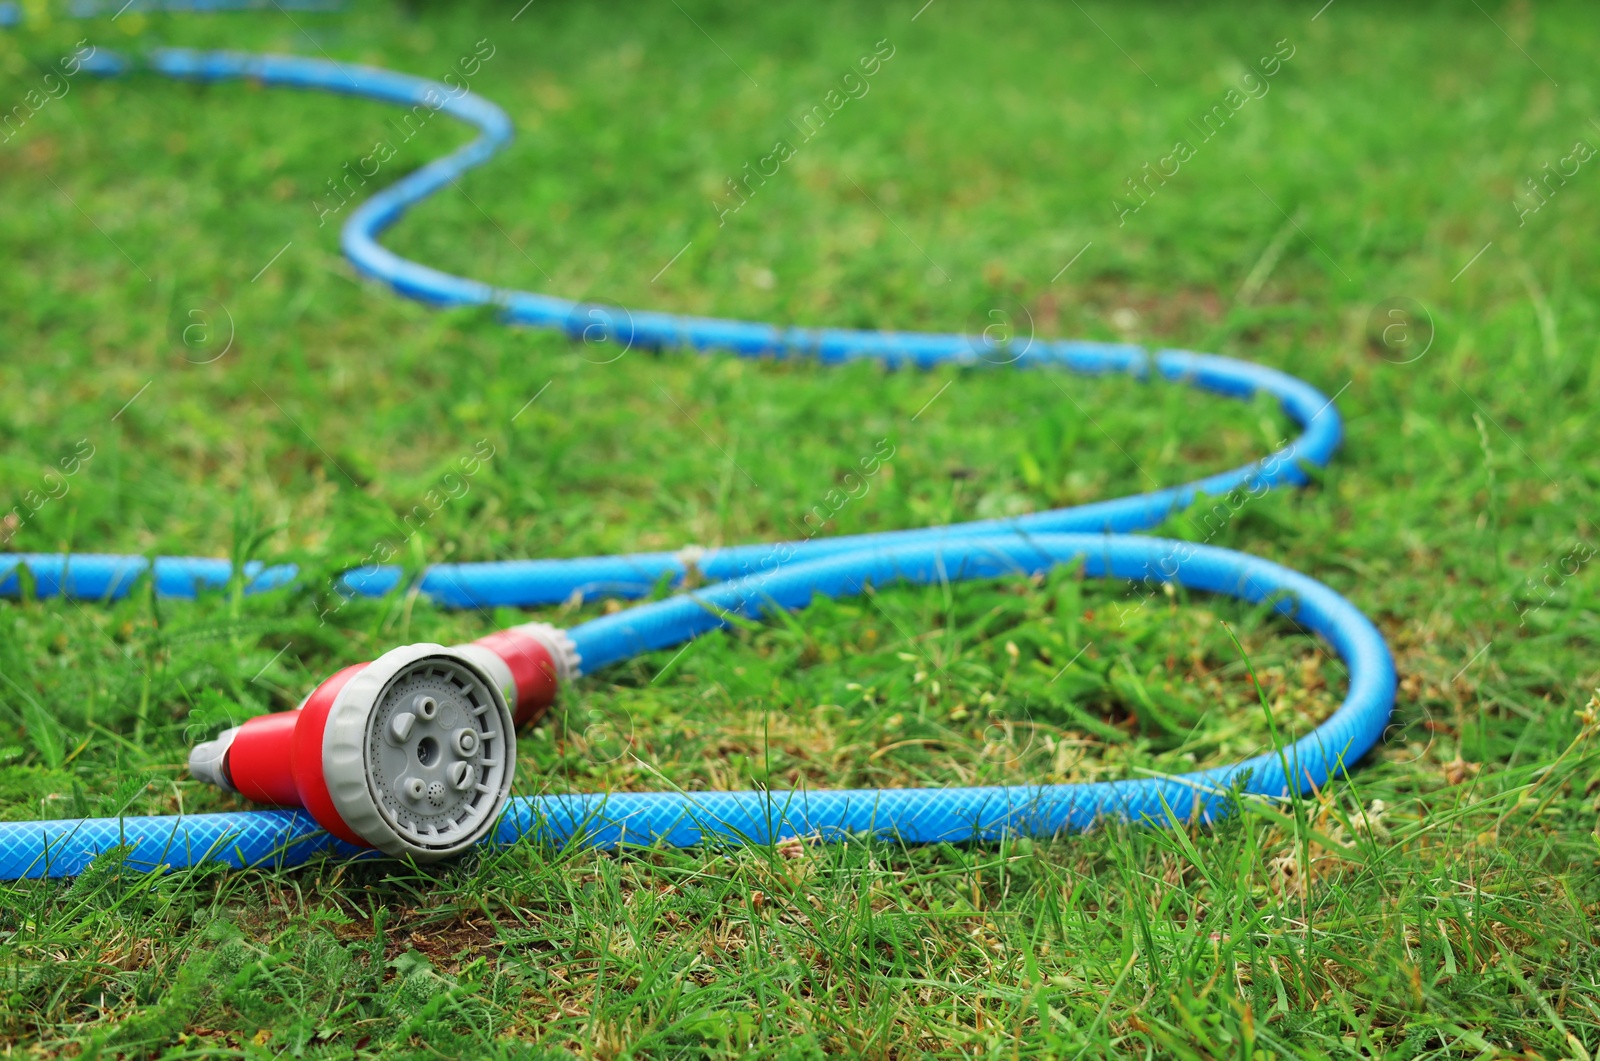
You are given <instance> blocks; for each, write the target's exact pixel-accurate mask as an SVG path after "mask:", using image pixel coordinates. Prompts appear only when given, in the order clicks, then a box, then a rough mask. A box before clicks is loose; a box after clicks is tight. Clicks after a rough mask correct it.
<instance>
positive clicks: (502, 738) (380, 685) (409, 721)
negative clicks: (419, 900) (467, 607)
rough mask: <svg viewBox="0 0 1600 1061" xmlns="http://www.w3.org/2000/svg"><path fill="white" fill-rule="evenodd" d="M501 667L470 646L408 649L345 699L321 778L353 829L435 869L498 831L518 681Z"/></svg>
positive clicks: (356, 683)
mask: <svg viewBox="0 0 1600 1061" xmlns="http://www.w3.org/2000/svg"><path fill="white" fill-rule="evenodd" d="M480 657H488V658H487V659H485V658H480ZM497 663H499V661H498V659H496V658H494V657H493V655H492V653H488V652H479V651H475V650H474V648H473V647H472V646H466V647H462V648H445V647H443V646H441V645H433V644H418V645H407V646H405V647H403V648H397V649H394V650H393V651H391V652H386V653H384V654H383V655H382V656H380V657H378V658H377V659H376V660H374V661H373V662H372V663H371V664H370V665H369V666H367V667H366V668H364V669H363V670H361V671H360V672H359V673H357V674H356V675H355V676H354V677H352V678H351V679H350V681H349V682H348V683H347V684H346V685H345V687H344V688H343V689H341V690H340V691H339V694H338V696H337V697H336V698H335V699H334V703H333V707H332V709H331V710H330V711H329V712H328V724H327V729H326V730H325V731H324V734H323V776H324V779H325V780H326V781H327V784H328V792H329V794H330V795H331V796H332V797H333V802H334V805H335V806H336V807H337V808H338V810H339V814H340V816H341V817H342V818H343V819H344V820H345V822H346V823H347V824H348V825H349V826H350V828H351V829H353V830H354V831H355V832H356V833H358V834H360V835H361V836H362V837H363V838H365V839H366V840H367V841H368V842H370V843H371V844H373V845H374V846H375V847H378V848H379V849H381V850H383V851H386V852H388V853H389V854H391V855H397V856H401V857H411V858H415V859H417V860H419V861H432V860H434V859H440V858H446V857H449V856H451V855H455V854H459V853H460V852H461V851H463V850H465V849H466V848H467V847H470V846H471V845H472V844H474V843H476V842H477V841H478V840H479V839H481V838H482V837H483V836H484V835H485V834H486V833H488V832H489V831H490V830H491V829H492V828H493V827H494V824H495V822H496V820H497V818H498V817H499V814H500V810H501V808H502V807H503V806H504V805H505V801H506V797H507V796H508V795H509V794H510V791H511V776H512V770H513V768H514V766H515V763H516V738H515V735H514V733H513V729H512V721H511V711H510V708H509V707H508V706H507V703H506V696H505V693H504V691H503V690H504V688H505V687H507V686H508V685H509V683H510V681H511V675H510V674H509V672H508V673H505V674H500V673H498V672H499V671H500V670H503V669H504V664H499V666H498V667H497V666H495V664H497Z"/></svg>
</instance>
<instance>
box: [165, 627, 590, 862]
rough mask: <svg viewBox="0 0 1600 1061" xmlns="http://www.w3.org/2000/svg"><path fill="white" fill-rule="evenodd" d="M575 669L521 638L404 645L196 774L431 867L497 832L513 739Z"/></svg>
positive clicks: (242, 739)
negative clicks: (293, 809)
mask: <svg viewBox="0 0 1600 1061" xmlns="http://www.w3.org/2000/svg"><path fill="white" fill-rule="evenodd" d="M578 662H579V661H578V657H577V653H576V651H575V650H573V648H572V643H571V641H570V640H569V639H568V638H567V636H566V634H565V633H564V632H563V631H560V630H557V629H556V628H554V627H550V626H545V625H544V624H533V623H530V624H527V625H526V626H521V627H513V628H512V629H509V630H503V631H501V632H500V633H497V634H492V635H490V636H489V637H486V638H483V639H482V640H479V641H475V642H473V643H471V644H467V645H457V646H455V647H452V648H447V647H445V646H443V645H435V644H427V643H423V644H415V645H406V646H404V647H402V648H397V649H393V650H391V651H389V652H386V653H384V654H383V655H382V656H379V657H378V658H377V659H375V660H373V661H372V662H371V663H361V664H357V665H355V666H353V667H346V668H345V669H344V670H342V671H340V672H339V673H337V674H335V675H334V676H333V677H331V678H329V679H328V680H327V681H325V682H323V683H322V684H321V685H319V686H317V688H316V689H315V690H313V691H312V693H311V695H310V696H308V697H306V699H305V701H304V702H303V703H302V704H301V705H300V706H299V707H298V708H297V709H295V710H293V711H283V712H279V713H278V714H274V715H263V716H261V717H259V718H253V719H251V720H250V721H248V722H246V723H244V724H243V725H241V726H236V727H234V728H233V729H229V730H226V731H224V732H223V733H221V734H220V735H219V736H218V737H217V738H216V739H214V740H209V741H204V742H202V743H200V744H197V745H196V746H195V747H194V749H193V750H192V751H191V752H190V753H189V772H190V773H191V774H192V775H193V776H194V777H195V778H197V779H198V780H201V781H206V782H209V783H211V784H214V785H217V786H219V787H221V788H224V789H227V790H229V791H234V792H238V793H240V794H241V795H243V796H244V797H245V798H247V799H251V800H255V801H257V802H261V803H271V804H276V805H279V806H300V807H304V808H305V809H306V810H307V811H309V812H310V813H311V815H312V817H314V818H315V819H316V820H317V823H318V824H320V825H321V826H322V827H323V828H325V829H327V830H328V831H329V832H330V833H332V834H334V835H335V836H337V837H339V838H340V839H342V840H347V841H349V842H350V843H353V844H359V845H361V846H365V847H376V848H379V849H380V850H382V851H385V852H387V853H388V854H391V855H395V856H398V857H410V858H414V859H417V860H418V861H432V860H435V859H440V858H447V857H449V856H451V855H456V854H459V853H461V852H462V851H463V850H465V849H466V848H468V847H470V846H472V845H473V844H474V843H476V842H477V841H478V840H480V839H482V838H483V837H484V836H485V835H486V834H487V833H488V832H489V831H490V829H492V828H493V827H494V823H495V820H496V818H497V817H498V816H499V813H500V809H501V807H503V806H504V805H505V801H506V797H507V795H508V794H509V793H510V791H511V777H512V773H513V771H514V769H515V766H516V726H517V725H518V724H520V723H526V722H533V721H536V720H537V719H538V718H539V717H540V716H542V715H543V714H544V712H545V711H546V710H547V709H548V708H549V706H550V704H551V703H553V702H554V700H555V695H556V690H557V687H558V685H559V683H560V681H561V680H562V679H564V678H570V677H572V676H573V675H574V674H575V673H576V671H577V667H578Z"/></svg>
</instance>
